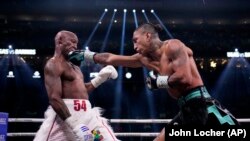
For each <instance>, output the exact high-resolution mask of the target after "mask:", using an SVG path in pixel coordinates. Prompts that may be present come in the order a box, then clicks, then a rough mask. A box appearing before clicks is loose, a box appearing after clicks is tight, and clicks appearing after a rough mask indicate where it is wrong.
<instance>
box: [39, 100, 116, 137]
mask: <svg viewBox="0 0 250 141" xmlns="http://www.w3.org/2000/svg"><path fill="white" fill-rule="evenodd" d="M63 101H64V102H65V104H66V105H67V107H68V109H69V111H70V114H71V116H75V117H77V118H79V119H81V123H83V124H85V125H86V126H87V130H90V131H91V133H92V134H90V135H89V137H88V139H87V138H86V141H94V140H95V141H119V140H118V139H117V138H116V137H115V135H114V132H113V130H112V128H111V127H110V126H109V125H108V123H107V119H105V118H103V117H101V113H100V112H101V108H98V107H95V108H92V107H91V104H90V102H89V101H88V100H85V99H63ZM75 140H76V139H75V135H74V133H73V132H72V130H71V129H70V128H69V127H68V126H67V125H66V124H65V123H64V121H63V120H62V119H61V118H60V117H59V116H58V115H57V114H56V113H55V111H54V110H53V108H52V107H51V106H49V107H48V109H47V110H46V112H45V120H44V122H43V123H42V125H41V127H40V129H39V130H38V132H37V134H36V136H35V138H34V141H75Z"/></svg>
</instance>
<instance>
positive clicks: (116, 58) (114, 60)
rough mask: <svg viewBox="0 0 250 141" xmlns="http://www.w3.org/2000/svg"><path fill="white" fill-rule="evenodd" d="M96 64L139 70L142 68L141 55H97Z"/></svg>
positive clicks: (95, 57)
mask: <svg viewBox="0 0 250 141" xmlns="http://www.w3.org/2000/svg"><path fill="white" fill-rule="evenodd" d="M94 61H95V63H100V64H105V65H114V66H124V67H131V68H137V67H142V63H141V62H140V58H139V54H134V55H132V56H124V55H116V54H112V53H97V54H95V56H94Z"/></svg>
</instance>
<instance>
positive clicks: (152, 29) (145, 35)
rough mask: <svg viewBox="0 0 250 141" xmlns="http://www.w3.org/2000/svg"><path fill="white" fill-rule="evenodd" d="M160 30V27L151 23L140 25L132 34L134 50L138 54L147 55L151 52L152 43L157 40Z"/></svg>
mask: <svg viewBox="0 0 250 141" xmlns="http://www.w3.org/2000/svg"><path fill="white" fill-rule="evenodd" d="M161 30H162V28H161V27H160V25H154V24H151V23H146V24H142V25H141V26H139V27H138V28H137V29H136V30H135V31H134V34H133V43H134V49H135V50H136V51H137V52H138V53H140V54H144V55H145V54H148V53H150V52H151V51H152V50H154V49H153V48H152V46H153V44H154V41H155V40H156V39H157V40H159V35H158V32H159V31H161Z"/></svg>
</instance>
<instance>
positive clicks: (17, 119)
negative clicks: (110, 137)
mask: <svg viewBox="0 0 250 141" xmlns="http://www.w3.org/2000/svg"><path fill="white" fill-rule="evenodd" d="M43 120H44V119H42V118H9V119H8V122H34V123H40V122H43ZM237 120H238V121H239V122H241V123H246V122H250V118H240V119H237ZM109 121H110V122H111V123H169V122H170V121H171V119H110V120H109ZM158 134H159V133H150V132H148V133H145V132H143V133H128V132H120V133H115V135H116V136H121V137H128V136H129V137H156V136H157V135H158ZM35 135H36V133H33V132H17V133H8V134H7V136H8V137H16V136H35Z"/></svg>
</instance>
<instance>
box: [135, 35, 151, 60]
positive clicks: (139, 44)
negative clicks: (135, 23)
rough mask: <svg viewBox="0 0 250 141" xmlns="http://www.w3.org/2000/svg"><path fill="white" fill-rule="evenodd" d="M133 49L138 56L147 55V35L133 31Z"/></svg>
mask: <svg viewBox="0 0 250 141" xmlns="http://www.w3.org/2000/svg"><path fill="white" fill-rule="evenodd" d="M132 40H133V43H134V49H135V50H136V52H138V53H140V54H143V55H145V54H147V52H148V48H149V42H148V39H147V33H143V32H141V31H140V30H139V31H135V32H134V34H133V39H132Z"/></svg>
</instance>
